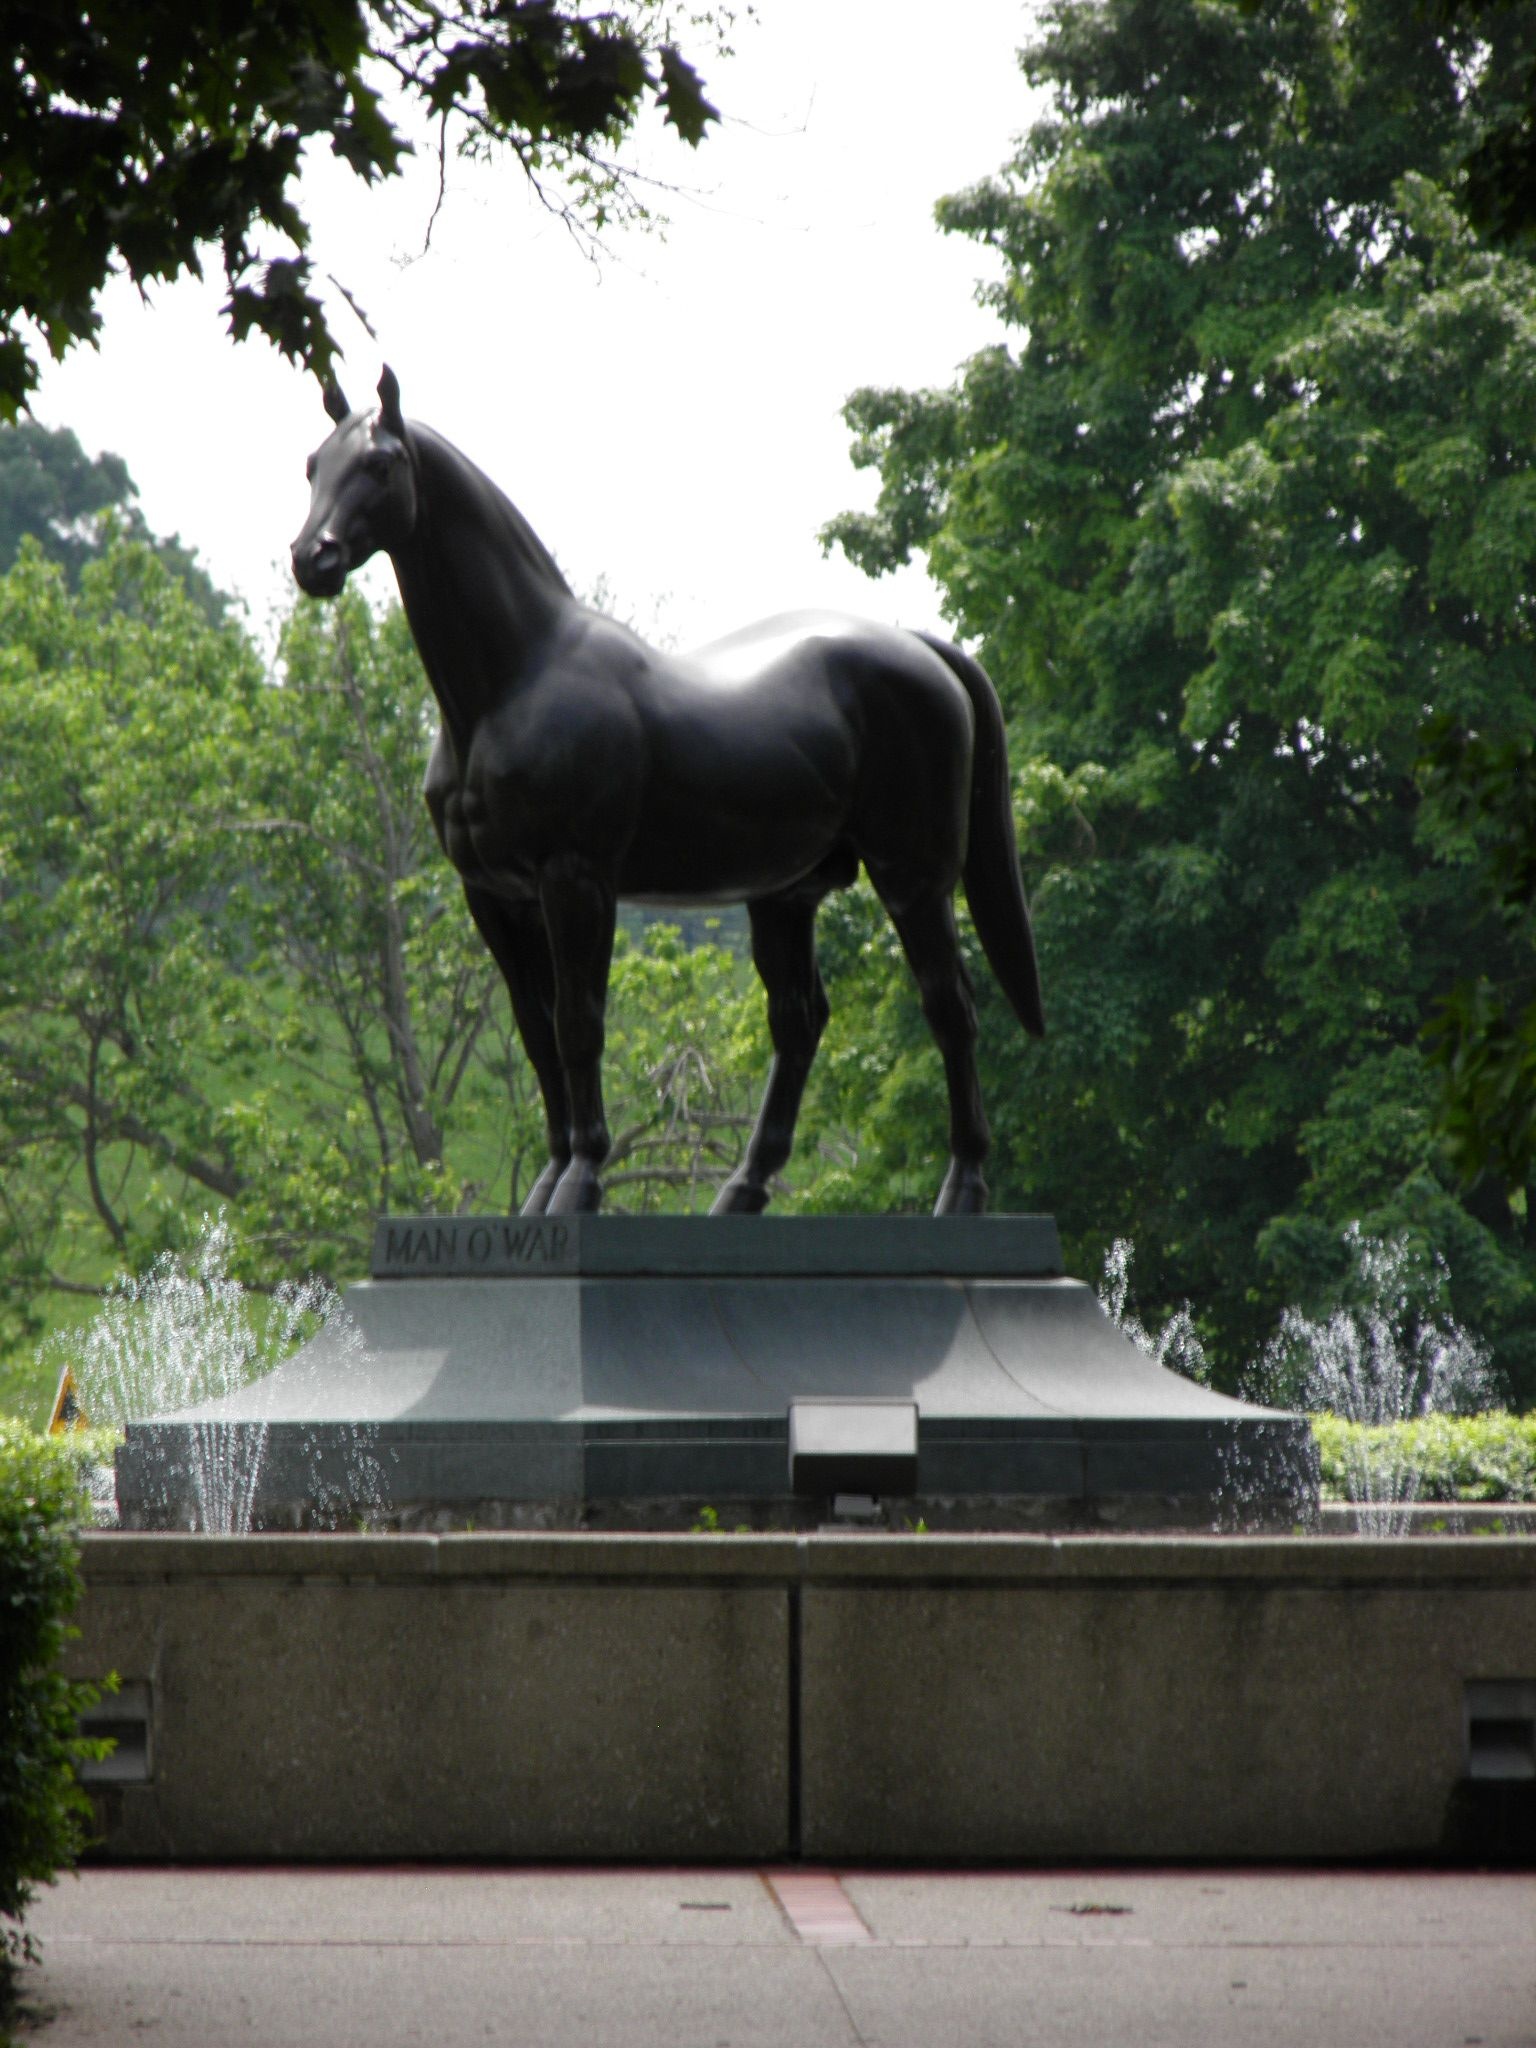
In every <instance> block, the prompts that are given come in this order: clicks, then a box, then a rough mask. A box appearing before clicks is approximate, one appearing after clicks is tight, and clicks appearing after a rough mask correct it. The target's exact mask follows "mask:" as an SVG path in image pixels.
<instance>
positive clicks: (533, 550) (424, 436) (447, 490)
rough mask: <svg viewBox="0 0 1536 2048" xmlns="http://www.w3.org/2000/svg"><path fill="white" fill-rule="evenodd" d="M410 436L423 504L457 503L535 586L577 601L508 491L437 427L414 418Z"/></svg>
mask: <svg viewBox="0 0 1536 2048" xmlns="http://www.w3.org/2000/svg"><path fill="white" fill-rule="evenodd" d="M406 433H407V444H408V446H409V447H410V450H411V454H412V457H413V458H414V460H415V463H416V468H417V474H418V477H419V479H420V482H421V485H422V487H423V488H422V499H423V501H424V503H426V504H429V505H431V506H432V507H433V508H434V510H436V511H438V512H441V510H442V508H443V507H444V505H445V504H453V505H456V506H457V508H458V510H459V514H460V516H462V515H463V513H464V512H466V511H467V512H468V513H469V514H470V516H471V517H472V518H475V519H476V520H478V522H479V524H480V526H481V528H482V530H483V531H484V532H485V534H486V536H487V538H489V539H492V540H493V542H494V543H496V544H498V546H499V547H500V548H504V549H505V550H506V552H507V553H509V554H511V555H514V556H515V557H516V558H517V559H518V560H519V561H520V562H521V563H522V565H523V567H524V569H525V570H526V571H527V572H528V573H529V574H530V576H531V577H532V580H533V581H534V582H535V583H542V584H544V585H546V586H547V590H548V595H549V596H550V597H552V598H572V597H574V595H575V593H574V591H573V590H572V589H571V586H570V584H569V583H568V582H567V581H566V579H565V576H564V574H563V573H562V571H561V568H560V565H559V563H558V562H557V561H556V560H555V558H554V556H553V555H552V554H551V553H550V552H549V549H548V548H547V547H545V545H544V543H543V541H541V540H540V539H539V536H538V535H537V534H536V533H535V532H534V530H533V528H532V527H531V526H530V525H529V524H528V522H527V520H526V519H525V518H524V517H523V515H522V513H521V512H519V511H518V509H517V507H516V506H515V505H514V504H513V502H512V500H511V499H510V498H509V497H508V496H507V494H506V492H505V491H503V490H502V489H500V487H499V486H498V485H496V484H494V483H492V481H491V479H490V478H489V477H488V476H487V475H486V473H485V471H484V470H483V469H480V468H478V467H477V466H476V465H475V464H474V463H473V462H471V461H470V459H469V457H468V456H467V455H464V454H462V453H461V452H460V451H459V450H458V449H457V448H455V447H454V445H453V443H452V442H451V441H448V440H445V439H444V438H443V436H442V435H441V434H439V433H438V432H437V431H436V429H435V428H432V427H424V426H422V425H420V423H419V422H418V421H416V420H412V421H411V422H410V423H409V425H408V427H407V430H406Z"/></svg>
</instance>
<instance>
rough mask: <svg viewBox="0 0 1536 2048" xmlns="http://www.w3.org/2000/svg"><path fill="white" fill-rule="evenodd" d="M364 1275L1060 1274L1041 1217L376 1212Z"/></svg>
mask: <svg viewBox="0 0 1536 2048" xmlns="http://www.w3.org/2000/svg"><path fill="white" fill-rule="evenodd" d="M371 1272H372V1275H373V1278H374V1279H375V1280H411V1279H433V1280H443V1279H474V1278H494V1279H501V1280H506V1279H532V1280H547V1279H562V1278H567V1277H570V1278H576V1277H582V1276H586V1277H592V1278H596V1277H598V1276H602V1277H605V1278H619V1277H631V1278H642V1279H643V1278H681V1277H696V1278H705V1277H729V1276H736V1277H742V1278H755V1279H779V1278H790V1279H803V1278H809V1277H813V1276H814V1277H873V1276H877V1275H896V1276H899V1277H902V1278H911V1277H914V1276H918V1275H923V1276H935V1275H938V1276H944V1277H949V1278H955V1279H1042V1278H1049V1277H1055V1276H1058V1275H1060V1273H1061V1239H1060V1236H1059V1234H1058V1232H1057V1229H1056V1220H1055V1218H1054V1217H1052V1216H942V1217H934V1216H544V1217H520V1216H511V1217H508V1216H383V1217H380V1218H379V1219H378V1221H377V1223H376V1224H375V1225H374V1234H373V1257H372V1264H371Z"/></svg>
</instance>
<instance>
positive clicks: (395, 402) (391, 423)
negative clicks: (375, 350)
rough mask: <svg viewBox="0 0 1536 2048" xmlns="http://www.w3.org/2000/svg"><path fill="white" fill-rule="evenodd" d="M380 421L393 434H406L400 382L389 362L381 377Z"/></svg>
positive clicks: (402, 435)
mask: <svg viewBox="0 0 1536 2048" xmlns="http://www.w3.org/2000/svg"><path fill="white" fill-rule="evenodd" d="M379 421H380V424H381V425H382V426H385V427H387V428H388V429H389V431H390V433H392V434H399V435H400V436H401V437H402V439H403V438H404V435H405V421H404V419H403V418H402V417H401V414H400V383H399V379H398V378H397V377H396V376H395V373H394V371H393V370H392V369H391V368H390V367H389V365H388V363H386V364H385V365H384V374H383V376H382V377H380V379H379Z"/></svg>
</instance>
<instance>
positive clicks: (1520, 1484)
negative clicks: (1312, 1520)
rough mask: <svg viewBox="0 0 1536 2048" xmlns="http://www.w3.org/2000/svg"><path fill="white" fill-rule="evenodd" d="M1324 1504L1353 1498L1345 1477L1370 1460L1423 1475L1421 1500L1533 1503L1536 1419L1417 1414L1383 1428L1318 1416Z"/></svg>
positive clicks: (1535, 1494)
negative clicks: (1407, 1468)
mask: <svg viewBox="0 0 1536 2048" xmlns="http://www.w3.org/2000/svg"><path fill="white" fill-rule="evenodd" d="M1312 1434H1313V1436H1314V1437H1315V1438H1316V1439H1317V1448H1318V1456H1319V1458H1320V1460H1321V1463H1322V1479H1323V1495H1324V1498H1325V1499H1333V1500H1342V1499H1345V1498H1347V1496H1348V1482H1347V1474H1348V1473H1349V1471H1350V1469H1351V1467H1353V1469H1355V1470H1357V1471H1358V1470H1359V1469H1360V1467H1361V1464H1362V1462H1366V1461H1368V1462H1369V1464H1370V1465H1371V1466H1372V1467H1373V1468H1374V1469H1377V1470H1382V1469H1391V1468H1393V1467H1396V1466H1397V1465H1398V1464H1399V1463H1400V1462H1401V1463H1402V1464H1404V1465H1406V1466H1408V1467H1409V1468H1410V1469H1412V1470H1413V1471H1415V1472H1417V1473H1418V1475H1419V1486H1418V1498H1419V1499H1420V1500H1446V1501H1453V1500H1512V1501H1521V1500H1530V1501H1536V1415H1506V1414H1503V1413H1501V1412H1498V1411H1490V1412H1489V1413H1488V1414H1486V1415H1417V1416H1414V1417H1413V1418H1412V1419H1411V1420H1410V1421H1407V1422H1388V1423H1383V1424H1381V1425H1379V1426H1375V1427H1372V1426H1368V1425H1366V1424H1364V1423H1354V1422H1345V1421H1344V1420H1343V1419H1342V1418H1341V1417H1340V1416H1337V1415H1314V1416H1313V1417H1312Z"/></svg>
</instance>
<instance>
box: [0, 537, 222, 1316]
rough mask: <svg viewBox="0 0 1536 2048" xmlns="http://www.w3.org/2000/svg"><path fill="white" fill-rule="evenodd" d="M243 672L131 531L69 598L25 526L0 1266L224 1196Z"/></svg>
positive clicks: (5, 994) (10, 805)
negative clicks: (227, 778)
mask: <svg viewBox="0 0 1536 2048" xmlns="http://www.w3.org/2000/svg"><path fill="white" fill-rule="evenodd" d="M260 688H261V672H260V668H259V665H258V663H257V662H256V660H255V658H254V655H253V653H252V651H251V649H250V647H249V645H248V643H247V642H246V641H245V640H244V638H243V637H242V636H241V635H240V634H239V632H238V631H237V630H236V629H235V628H233V627H215V626H213V625H212V624H210V622H209V621H208V620H207V618H206V617H205V616H204V615H203V614H202V613H201V612H200V611H199V610H198V609H197V608H196V607H195V606H194V605H193V604H192V603H191V601H190V600H189V599H188V598H187V596H186V595H185V593H184V591H183V589H182V587H181V585H180V584H179V583H178V582H177V581H175V580H174V579H173V578H172V577H171V576H170V575H169V573H168V572H167V571H166V570H165V568H164V567H163V565H162V564H161V563H159V562H158V561H157V560H156V559H155V557H154V555H153V553H152V552H151V550H150V549H149V548H148V547H146V546H145V545H144V544H142V543H131V542H127V541H123V540H119V541H116V542H114V543H112V544H111V545H110V546H109V547H108V549H107V551H106V553H105V554H104V555H103V556H102V558H101V559H100V560H99V561H96V562H92V563H88V564H87V565H86V566H85V567H84V568H83V570H82V571H81V575H80V587H79V590H78V591H77V592H72V591H71V590H70V589H69V587H68V584H67V583H66V580H65V577H64V573H63V571H62V569H60V568H59V567H58V566H57V565H55V564H52V563H49V562H47V561H46V560H45V559H44V557H43V555H42V553H41V550H40V549H39V548H38V547H37V545H36V543H35V542H32V541H27V542H26V543H24V545H23V548H22V552H21V556H20V559H19V560H18V562H17V563H16V565H15V567H14V568H12V569H11V571H10V572H9V574H8V575H6V576H5V577H4V578H3V579H0V1070H3V1073H4V1077H5V1087H4V1089H3V1091H0V1269H3V1271H4V1274H5V1278H6V1282H7V1285H6V1287H5V1290H4V1309H5V1311H6V1312H7V1313H8V1314H9V1316H10V1317H11V1319H12V1325H13V1331H14V1324H15V1321H16V1319H17V1318H19V1319H21V1320H22V1321H23V1322H26V1321H29V1320H30V1319H31V1317H32V1315H33V1312H34V1310H35V1307H36V1302H37V1299H38V1297H39V1295H40V1294H41V1293H42V1292H43V1291H45V1290H46V1289H48V1288H50V1287H63V1288H66V1289H67V1288H76V1287H82V1286H84V1287H89V1286H90V1285H92V1284H93V1283H94V1282H95V1281H96V1280H97V1278H98V1277H99V1276H100V1263H101V1261H102V1260H103V1259H118V1260H121V1259H139V1258H142V1257H143V1256H145V1255H146V1254H147V1253H150V1252H152V1251H154V1250H156V1249H158V1248H159V1245H160V1243H161V1242H163V1240H164V1238H165V1235H166V1233H167V1231H169V1230H172V1229H173V1228H174V1221H173V1219H174V1217H175V1215H176V1213H177V1212H179V1210H180V1208H181V1206H182V1205H183V1204H184V1203H186V1202H187V1201H188V1200H190V1199H196V1200H200V1201H201V1202H202V1203H203V1204H204V1205H205V1206H212V1205H215V1204H217V1203H218V1202H219V1201H225V1200H233V1199H235V1198H237V1197H238V1195H239V1193H240V1190H241V1188H242V1186H243V1184H244V1180H245V1175H246V1171H247V1166H246V1162H245V1161H244V1160H243V1158H242V1156H241V1150H240V1146H239V1143H238V1134H237V1133H236V1132H235V1131H234V1130H233V1129H232V1128H231V1127H230V1125H229V1123H228V1121H227V1119H226V1118H225V1116H224V1114H223V1103H224V1088H223V1083H222V1079H221V1075H220V1071H219V1066H220V1057H219V1056H220V1054H221V1053H222V1052H223V1050H224V1049H225V1048H235V1049H238V1048H240V1047H241V1046H243V1045H244V1046H249V1045H250V1044H251V1040H250V1036H249V1034H250V1026H251V1017H250V1005H249V1001H248V989H247V984H246V982H245V980H244V978H243V976H242V973H241V964H242V963H241V961H240V958H239V953H238V931H237V926H236V923H235V921H234V920H233V919H232V917H231V916H230V914H229V913H230V906H231V904H232V903H235V902H237V901H238V894H239V890H240V886H241V881H242V878H241V876H240V875H239V872H238V867H237V865H236V863H235V862H234V861H233V860H232V859H231V858H230V852H231V848H230V846H229V843H228V842H227V840H226V839H225V838H224V837H223V836H222V835H221V834H220V833H219V832H218V831H217V829H216V827H215V819H214V808H213V807H214V805H215V803H216V802H217V801H218V792H219V791H220V789H221V786H222V778H223V776H224V774H225V773H226V772H227V770H228V765H229V763H230V762H231V761H233V760H237V759H238V758H239V756H240V753H241V752H242V750H243V749H244V746H245V744H246V734H247V732H248V729H249V726H250V723H251V720H252V719H253V717H254V715H255V710H256V705H257V700H258V695H259V691H260Z"/></svg>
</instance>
